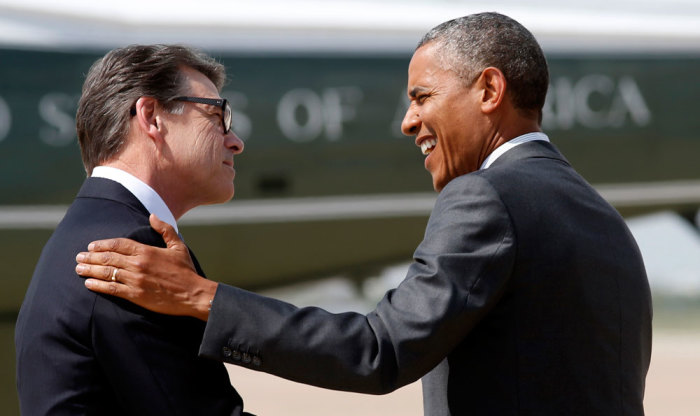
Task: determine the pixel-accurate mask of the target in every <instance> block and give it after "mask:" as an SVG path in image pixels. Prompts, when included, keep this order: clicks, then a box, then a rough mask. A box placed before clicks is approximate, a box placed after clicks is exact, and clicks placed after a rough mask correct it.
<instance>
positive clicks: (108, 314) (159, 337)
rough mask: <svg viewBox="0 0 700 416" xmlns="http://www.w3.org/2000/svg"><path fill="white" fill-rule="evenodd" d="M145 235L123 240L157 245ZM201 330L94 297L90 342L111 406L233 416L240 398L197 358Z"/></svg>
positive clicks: (221, 374)
mask: <svg viewBox="0 0 700 416" xmlns="http://www.w3.org/2000/svg"><path fill="white" fill-rule="evenodd" d="M149 230H150V228H149ZM145 233H146V234H145V235H144V233H143V232H137V233H135V234H132V235H130V236H129V237H130V238H134V239H136V240H138V241H141V242H144V243H147V244H152V245H161V246H162V245H163V244H162V240H161V239H160V238H159V236H158V237H155V236H149V235H148V234H149V233H150V231H145ZM156 236H157V234H156ZM203 331H204V324H203V322H201V321H198V320H197V319H194V318H187V317H172V316H165V315H160V314H156V313H152V312H150V311H147V310H145V309H142V308H140V307H138V306H136V305H134V304H131V303H129V302H126V301H124V300H122V299H116V298H113V297H109V296H103V295H99V296H98V297H97V298H96V301H95V306H94V311H93V322H92V339H93V345H94V351H95V355H96V357H97V363H98V364H97V365H99V366H100V367H101V368H102V371H101V373H102V374H104V375H105V377H106V378H107V379H108V380H107V382H108V383H109V384H110V385H111V386H112V389H113V391H114V392H115V394H116V396H117V398H118V401H119V403H115V406H121V407H122V408H123V410H124V411H125V413H126V414H131V415H156V414H169V415H201V414H206V415H239V414H240V412H241V406H240V403H241V400H240V396H238V394H237V393H236V391H235V390H234V389H233V387H232V386H231V384H230V382H229V378H228V373H227V372H226V370H225V368H224V366H223V365H221V363H218V362H214V361H211V360H207V359H204V358H201V357H198V356H197V351H198V346H199V339H200V337H201V336H202V334H203Z"/></svg>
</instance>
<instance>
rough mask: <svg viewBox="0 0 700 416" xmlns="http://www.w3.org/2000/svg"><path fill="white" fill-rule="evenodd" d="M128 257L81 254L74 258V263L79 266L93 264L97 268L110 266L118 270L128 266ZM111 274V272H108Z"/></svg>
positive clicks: (107, 252)
mask: <svg viewBox="0 0 700 416" xmlns="http://www.w3.org/2000/svg"><path fill="white" fill-rule="evenodd" d="M127 259H128V256H124V255H121V254H118V253H112V252H110V251H106V252H96V253H91V252H81V253H78V254H77V255H76V256H75V261H76V262H77V263H81V264H93V265H98V266H112V267H117V268H120V269H126V268H128V266H129V265H130V264H129V262H128V260H127ZM110 273H111V270H110Z"/></svg>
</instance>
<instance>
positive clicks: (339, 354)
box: [200, 141, 652, 416]
mask: <svg viewBox="0 0 700 416" xmlns="http://www.w3.org/2000/svg"><path fill="white" fill-rule="evenodd" d="M387 238H390V237H387ZM309 261H313V259H310V260H309ZM651 315H652V312H651V297H650V291H649V285H648V281H647V277H646V273H645V269H644V265H643V263H642V257H641V255H640V253H639V250H638V248H637V245H636V243H635V241H634V239H633V237H632V235H631V234H630V232H629V230H628V228H627V226H626V225H625V222H624V221H623V219H622V218H621V217H620V215H619V214H618V213H617V212H616V211H615V210H614V209H613V208H612V207H611V206H610V205H609V204H608V203H607V202H606V201H604V200H603V198H601V196H600V195H599V194H598V193H596V191H595V190H594V189H593V188H592V187H591V186H590V185H589V184H588V183H586V181H585V180H584V179H583V178H581V176H579V175H578V174H577V173H576V172H575V171H574V169H573V168H572V167H571V166H570V165H569V163H568V162H567V161H566V160H565V159H564V157H563V156H562V155H561V154H560V153H559V152H558V151H557V150H556V149H555V147H554V146H553V145H551V144H550V143H547V142H541V141H535V142H529V143H525V144H521V145H519V146H517V147H515V148H513V149H512V150H510V151H508V152H507V153H505V154H504V155H502V156H501V157H500V158H499V159H497V160H496V161H495V163H494V164H493V165H492V166H491V167H490V168H488V169H485V170H480V171H477V172H473V173H470V174H467V175H464V176H460V177H458V178H455V179H453V180H452V181H451V182H450V183H449V184H448V185H447V186H446V187H445V188H444V189H443V190H442V191H441V192H440V194H439V196H438V200H437V202H436V205H435V207H434V210H433V212H432V215H431V217H430V220H429V222H428V226H427V229H426V232H425V238H424V240H423V241H422V242H421V243H420V245H419V246H418V248H417V249H416V251H415V254H414V262H413V264H412V265H411V266H410V268H409V270H408V273H407V276H406V279H405V280H404V281H403V282H402V283H401V284H400V285H399V286H398V287H397V288H396V289H395V290H392V291H390V292H388V293H387V295H386V296H385V297H384V299H383V300H382V301H381V302H380V303H379V304H378V305H377V307H376V309H375V310H374V311H373V312H371V313H369V314H367V315H361V314H356V313H341V314H330V313H327V312H326V311H324V310H322V309H318V308H302V309H298V308H296V307H294V306H292V305H289V304H287V303H284V302H280V301H276V300H273V299H269V298H265V297H262V296H259V295H256V294H253V293H250V292H246V291H243V290H240V289H237V288H233V287H230V286H225V285H220V287H219V290H218V292H217V294H216V297H215V300H214V307H213V310H212V313H211V315H210V318H209V322H208V323H207V328H206V331H205V335H204V338H203V341H202V345H201V347H200V353H201V354H202V355H204V356H207V357H211V358H215V359H219V360H223V361H226V362H230V363H234V364H238V365H244V366H247V367H250V368H253V369H257V370H260V371H265V372H268V373H272V374H276V375H279V376H282V377H285V378H288V379H291V380H296V381H299V382H303V383H309V384H313V385H316V386H321V387H326V388H331V389H338V390H348V391H356V392H365V393H372V394H382V393H387V392H390V391H392V390H394V389H397V388H399V387H401V386H403V385H406V384H408V383H411V382H413V381H415V380H417V379H418V378H420V377H423V393H424V394H423V396H424V408H425V414H426V415H499V416H505V415H538V416H543V415H556V416H561V415H567V416H571V415H585V416H591V415H596V416H601V415H615V416H620V415H643V414H644V410H643V406H642V401H643V395H644V383H645V377H646V373H647V369H648V366H649V361H650V354H651ZM232 317H236V319H235V320H234V319H231V318H232ZM246 357H247V359H245V358H246Z"/></svg>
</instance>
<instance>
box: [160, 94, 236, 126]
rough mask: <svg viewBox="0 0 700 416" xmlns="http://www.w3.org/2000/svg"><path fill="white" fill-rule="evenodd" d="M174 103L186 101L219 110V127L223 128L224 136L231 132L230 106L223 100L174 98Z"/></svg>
mask: <svg viewBox="0 0 700 416" xmlns="http://www.w3.org/2000/svg"><path fill="white" fill-rule="evenodd" d="M173 100H174V101H187V102H191V103H198V104H208V105H213V106H216V107H219V108H221V125H222V126H223V127H224V134H228V132H230V131H231V119H232V117H231V106H230V105H229V103H228V100H227V99H225V98H200V97H185V96H183V97H175V98H173Z"/></svg>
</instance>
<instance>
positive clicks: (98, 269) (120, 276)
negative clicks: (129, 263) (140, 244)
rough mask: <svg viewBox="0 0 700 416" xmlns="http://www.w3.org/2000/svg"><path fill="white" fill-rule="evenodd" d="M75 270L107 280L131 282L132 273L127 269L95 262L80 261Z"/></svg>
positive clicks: (80, 273)
mask: <svg viewBox="0 0 700 416" xmlns="http://www.w3.org/2000/svg"><path fill="white" fill-rule="evenodd" d="M115 270H116V271H117V272H116V273H115V272H114V271H115ZM75 272H76V273H77V274H78V275H80V276H83V277H92V278H95V279H100V280H105V281H116V282H118V283H124V284H128V283H129V282H131V274H130V273H129V272H128V271H127V270H124V269H118V268H115V267H112V266H96V265H93V264H85V263H79V264H78V265H77V266H75ZM112 276H114V279H115V280H112Z"/></svg>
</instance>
